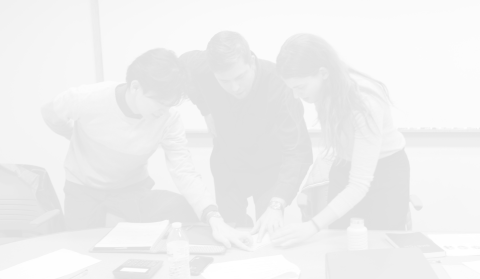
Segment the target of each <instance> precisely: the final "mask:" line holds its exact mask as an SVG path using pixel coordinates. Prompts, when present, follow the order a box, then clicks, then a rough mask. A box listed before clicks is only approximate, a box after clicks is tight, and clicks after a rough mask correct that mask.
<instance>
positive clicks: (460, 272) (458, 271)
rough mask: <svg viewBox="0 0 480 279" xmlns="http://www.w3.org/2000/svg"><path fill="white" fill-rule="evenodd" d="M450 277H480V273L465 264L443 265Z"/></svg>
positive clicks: (473, 278) (462, 278)
mask: <svg viewBox="0 0 480 279" xmlns="http://www.w3.org/2000/svg"><path fill="white" fill-rule="evenodd" d="M443 269H445V271H446V272H447V274H448V276H449V277H450V279H480V274H479V273H476V272H475V271H473V270H471V269H470V268H468V267H466V266H464V265H463V264H452V265H443Z"/></svg>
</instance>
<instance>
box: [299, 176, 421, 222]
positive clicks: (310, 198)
mask: <svg viewBox="0 0 480 279" xmlns="http://www.w3.org/2000/svg"><path fill="white" fill-rule="evenodd" d="M297 204H298V207H299V208H300V211H301V213H302V221H303V222H306V221H308V220H310V219H312V218H313V217H314V216H315V215H317V214H318V213H319V212H320V211H321V210H322V209H323V208H325V206H327V204H328V181H323V182H317V183H314V184H309V185H308V184H307V185H306V186H305V187H303V189H302V190H301V192H300V193H299V194H298V196H297ZM410 205H411V206H412V207H413V208H414V209H415V210H416V211H420V210H421V209H422V208H423V203H422V201H421V200H420V198H419V197H417V196H415V195H410ZM405 230H412V214H411V210H409V211H408V213H407V220H406V223H405Z"/></svg>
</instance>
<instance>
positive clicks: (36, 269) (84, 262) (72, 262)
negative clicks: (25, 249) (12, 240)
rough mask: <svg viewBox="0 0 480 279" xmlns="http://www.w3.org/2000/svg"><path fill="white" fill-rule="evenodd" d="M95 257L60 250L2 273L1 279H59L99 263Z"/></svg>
mask: <svg viewBox="0 0 480 279" xmlns="http://www.w3.org/2000/svg"><path fill="white" fill-rule="evenodd" d="M99 261H100V260H97V259H95V258H93V257H90V256H87V255H82V254H79V253H77V252H74V251H71V250H67V249H60V250H57V251H55V252H52V253H49V254H46V255H43V256H40V257H38V258H35V259H32V260H29V261H26V262H23V263H20V264H17V265H14V266H12V267H10V268H7V269H4V270H2V271H0V279H27V278H28V279H57V278H61V277H63V276H67V275H69V274H72V273H75V272H77V271H79V270H84V269H86V268H87V267H88V266H91V265H93V264H95V263H98V262H99Z"/></svg>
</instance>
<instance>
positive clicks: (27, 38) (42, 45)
mask: <svg viewBox="0 0 480 279" xmlns="http://www.w3.org/2000/svg"><path fill="white" fill-rule="evenodd" d="M91 29H92V27H91V25H90V6H89V1H85V0H68V1H63V0H42V1H37V0H21V1H16V0H7V1H5V0H2V1H0V80H1V83H0V84H1V89H0V135H1V136H0V162H2V163H23V164H33V165H39V166H43V167H46V168H47V170H48V171H49V173H50V174H51V177H52V179H53V183H54V184H55V185H56V186H59V185H63V180H64V174H63V169H62V164H63V160H64V157H65V154H66V151H67V147H68V142H67V141H66V140H64V139H62V138H61V137H58V136H56V135H54V134H53V133H52V132H51V131H50V130H49V129H47V127H46V125H45V124H44V123H43V120H42V119H41V116H40V106H41V105H42V104H43V103H45V102H47V101H48V100H50V99H51V98H52V97H53V96H54V95H56V94H58V93H60V92H62V91H63V90H66V89H68V88H69V87H72V86H78V85H81V84H83V83H92V82H94V81H95V79H94V66H93V62H94V60H93V44H92V35H91V34H92V32H91ZM58 193H59V196H60V197H61V198H62V199H63V191H58Z"/></svg>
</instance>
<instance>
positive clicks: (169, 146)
mask: <svg viewBox="0 0 480 279" xmlns="http://www.w3.org/2000/svg"><path fill="white" fill-rule="evenodd" d="M171 113H172V116H171V119H170V121H169V124H168V127H167V128H166V131H165V133H164V135H163V138H162V141H161V145H162V147H163V150H164V151H165V160H166V165H167V169H168V171H169V172H170V175H171V177H172V179H173V182H174V183H175V185H176V186H177V188H178V190H179V191H180V193H181V194H182V195H183V196H184V197H185V198H186V199H187V201H188V202H189V203H190V205H191V206H192V207H193V209H194V211H195V213H196V214H197V216H198V218H201V216H202V213H203V210H204V209H205V208H206V207H207V206H209V205H215V201H214V198H213V195H212V193H210V192H209V191H208V189H207V188H206V186H205V185H204V183H203V181H202V177H201V175H200V174H199V173H198V172H197V171H196V170H195V166H194V164H193V160H192V157H191V154H190V151H189V150H188V148H187V138H186V136H185V128H184V127H183V123H182V121H181V118H180V113H179V112H178V111H177V110H174V109H172V110H171Z"/></svg>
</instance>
